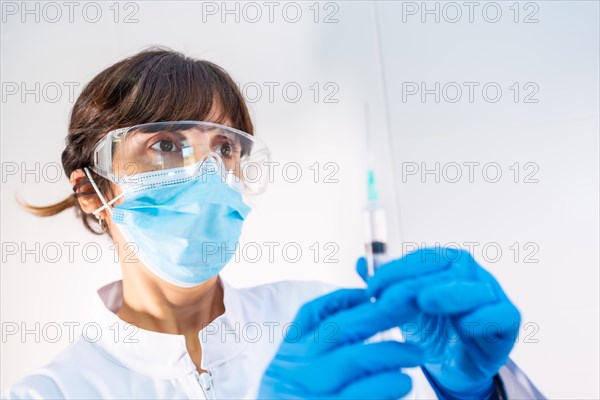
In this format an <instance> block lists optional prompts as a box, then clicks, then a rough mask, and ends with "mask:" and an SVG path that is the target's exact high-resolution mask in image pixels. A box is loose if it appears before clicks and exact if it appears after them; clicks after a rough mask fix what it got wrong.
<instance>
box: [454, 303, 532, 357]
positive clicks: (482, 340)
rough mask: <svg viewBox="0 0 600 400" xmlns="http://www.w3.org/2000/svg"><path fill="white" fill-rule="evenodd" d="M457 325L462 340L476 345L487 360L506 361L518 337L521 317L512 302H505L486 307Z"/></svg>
mask: <svg viewBox="0 0 600 400" xmlns="http://www.w3.org/2000/svg"><path fill="white" fill-rule="evenodd" d="M458 322H459V324H458V326H459V328H460V335H461V339H462V340H463V341H470V342H473V343H475V344H476V345H477V347H478V348H479V349H481V350H482V351H483V353H484V354H483V356H484V357H486V358H488V359H492V360H499V359H501V360H504V358H508V354H509V353H510V351H511V349H512V347H513V346H514V342H515V340H516V338H517V335H518V332H519V326H520V324H521V314H520V313H519V310H517V308H516V307H515V306H514V305H513V304H512V303H510V302H508V301H503V302H500V303H496V304H490V305H487V306H483V307H481V308H479V309H477V310H475V311H473V312H472V313H469V314H467V315H465V316H464V317H462V318H460V319H459V321H458ZM504 361H505V360H504Z"/></svg>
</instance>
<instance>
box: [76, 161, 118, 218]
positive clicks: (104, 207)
mask: <svg viewBox="0 0 600 400" xmlns="http://www.w3.org/2000/svg"><path fill="white" fill-rule="evenodd" d="M83 170H84V171H85V174H86V175H87V177H88V180H89V181H90V183H91V184H92V187H93V188H94V191H95V192H96V194H97V195H98V197H99V198H100V201H101V202H102V204H103V206H102V207H100V208H98V209H97V210H96V211H93V212H92V214H94V215H96V216H97V214H98V213H99V212H100V211H102V210H104V209H107V210H108V212H109V213H110V214H111V215H112V213H113V212H112V209H111V208H110V204H112V203H113V202H114V201H115V200H116V199H117V198H118V197H115V198H114V199H112V200H111V203H107V202H106V199H105V198H104V196H103V195H102V192H100V189H98V185H96V181H94V178H92V174H91V173H90V171H89V170H88V169H87V167H83Z"/></svg>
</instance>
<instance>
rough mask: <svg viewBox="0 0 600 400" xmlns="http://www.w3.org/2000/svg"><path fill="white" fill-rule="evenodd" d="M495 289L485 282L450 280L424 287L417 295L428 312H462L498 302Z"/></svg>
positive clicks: (420, 305)
mask: <svg viewBox="0 0 600 400" xmlns="http://www.w3.org/2000/svg"><path fill="white" fill-rule="evenodd" d="M498 300H499V299H498V295H497V294H496V292H495V290H494V289H493V288H492V287H491V286H490V285H488V284H487V283H484V282H475V281H450V282H443V283H440V284H436V285H430V286H427V287H425V288H423V289H422V290H421V291H420V292H419V294H418V295H417V303H418V305H419V307H420V308H421V310H423V311H424V312H426V313H428V314H460V313H464V312H468V311H472V310H475V309H477V308H479V307H481V306H483V305H485V304H490V303H495V302H497V301H498Z"/></svg>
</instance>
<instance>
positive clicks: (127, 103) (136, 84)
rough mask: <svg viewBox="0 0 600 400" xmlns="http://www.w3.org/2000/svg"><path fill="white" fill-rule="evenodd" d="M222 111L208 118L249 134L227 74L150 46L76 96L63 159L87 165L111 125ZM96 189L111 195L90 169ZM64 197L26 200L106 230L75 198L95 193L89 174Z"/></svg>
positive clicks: (41, 210) (69, 166)
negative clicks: (67, 211) (41, 201)
mask: <svg viewBox="0 0 600 400" xmlns="http://www.w3.org/2000/svg"><path fill="white" fill-rule="evenodd" d="M215 102H217V104H218V105H219V106H220V115H216V116H215V115H213V116H210V117H211V121H213V122H217V123H224V122H225V121H227V120H228V121H229V125H230V126H232V127H233V128H237V129H239V130H242V131H244V132H247V133H249V134H253V133H254V130H253V127H252V121H251V119H250V114H249V112H248V108H247V106H246V103H245V102H244V99H243V97H242V95H241V93H240V91H239V88H238V87H237V85H236V84H235V82H234V81H233V80H232V79H231V77H230V76H229V74H228V73H227V72H226V71H225V70H224V69H222V68H221V67H219V66H218V65H215V64H213V63H211V62H209V61H205V60H196V59H192V58H189V57H186V56H185V55H183V54H181V53H178V52H176V51H173V50H170V49H166V48H159V47H152V48H149V49H147V50H144V51H141V52H140V53H138V54H136V55H134V56H132V57H128V58H126V59H124V60H122V61H119V62H118V63H116V64H114V65H112V66H110V67H108V68H107V69H105V70H104V71H102V72H100V73H99V74H98V75H97V76H96V77H95V78H94V79H92V80H91V81H90V82H89V83H88V84H87V85H86V86H85V87H84V88H83V90H82V92H81V94H80V95H79V97H78V98H77V101H76V102H75V105H74V106H73V110H72V111H71V118H70V122H69V132H68V135H67V138H66V147H65V149H64V151H63V152H62V164H63V168H64V170H65V174H66V176H67V177H70V176H71V173H72V172H73V171H75V170H76V169H79V168H83V167H89V166H90V164H91V157H92V150H93V148H94V145H95V144H96V143H97V142H98V141H99V140H100V138H102V137H103V136H104V135H106V134H107V133H108V132H109V131H110V130H112V129H116V128H123V127H127V126H131V125H137V124H143V123H148V122H159V121H180V120H197V121H202V120H205V119H206V118H208V117H209V113H210V112H211V110H213V104H214V103H215ZM93 178H94V180H95V181H96V183H97V184H98V188H99V189H100V191H101V192H102V193H103V194H104V195H105V196H106V195H109V197H110V195H112V194H113V193H112V191H111V185H110V181H108V180H107V179H105V178H103V177H101V176H99V175H97V174H93ZM73 192H74V193H73V194H72V195H70V196H69V197H68V198H67V199H65V200H63V201H61V202H59V203H57V204H53V205H50V206H44V207H36V206H31V205H27V204H24V205H23V206H24V207H25V208H26V209H27V210H29V211H30V212H32V213H34V214H36V215H39V216H51V215H55V214H58V213H59V212H61V211H63V210H65V209H67V208H70V207H75V210H76V213H77V215H78V216H79V217H80V218H81V219H82V221H83V223H84V225H85V226H86V228H87V229H89V230H90V231H91V232H93V233H96V234H102V233H104V231H103V229H102V228H101V227H100V225H99V223H98V221H97V220H96V219H95V217H94V216H93V215H92V214H85V213H84V212H83V211H82V209H81V207H80V205H79V202H78V201H77V197H80V196H90V195H93V196H95V195H96V194H95V193H94V191H93V190H92V188H91V185H90V184H89V181H88V180H87V178H84V179H82V180H81V182H80V183H78V184H77V185H75V187H74V188H73Z"/></svg>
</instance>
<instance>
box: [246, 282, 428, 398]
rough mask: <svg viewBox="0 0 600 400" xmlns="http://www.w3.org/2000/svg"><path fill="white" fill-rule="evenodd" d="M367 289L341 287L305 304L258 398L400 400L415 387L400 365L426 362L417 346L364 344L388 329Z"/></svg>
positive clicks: (408, 365)
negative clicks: (376, 334)
mask: <svg viewBox="0 0 600 400" xmlns="http://www.w3.org/2000/svg"><path fill="white" fill-rule="evenodd" d="M378 308H379V305H377V304H376V303H372V302H371V301H370V300H369V297H368V296H367V294H366V291H365V290H364V289H341V290H338V291H335V292H333V293H330V294H328V295H325V296H323V297H319V298H317V299H316V300H313V301H312V302H309V303H307V304H305V305H304V306H303V307H302V308H301V309H300V311H299V312H298V314H297V316H296V318H295V320H294V322H293V323H292V324H291V325H290V329H289V330H288V331H287V334H286V336H285V338H284V340H283V342H282V344H281V346H280V347H279V350H278V352H277V354H276V355H275V357H274V359H273V360H272V362H271V364H270V365H269V366H268V368H267V370H266V372H265V374H264V376H263V379H262V381H261V385H260V390H259V394H258V398H259V399H313V398H319V399H324V398H328V399H344V398H350V399H397V398H399V397H401V396H403V395H405V394H406V393H408V392H409V391H410V389H411V380H410V378H409V377H408V376H407V375H405V374H403V373H401V372H400V368H401V367H414V366H417V365H420V364H421V362H422V357H423V354H422V351H421V350H420V349H419V348H418V347H417V346H414V345H412V344H405V343H400V342H393V341H390V342H379V343H372V344H364V343H363V341H364V340H365V339H367V338H369V337H370V336H372V335H373V334H375V333H377V332H379V331H381V330H386V329H389V328H391V327H392V326H393V321H392V320H385V319H383V318H380V317H379V315H380V314H381V312H380V311H378Z"/></svg>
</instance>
